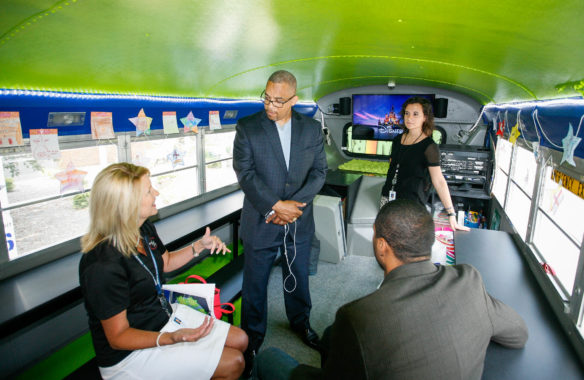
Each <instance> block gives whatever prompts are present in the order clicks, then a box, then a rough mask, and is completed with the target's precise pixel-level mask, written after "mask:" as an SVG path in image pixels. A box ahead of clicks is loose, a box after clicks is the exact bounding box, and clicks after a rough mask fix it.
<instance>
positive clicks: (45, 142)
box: [29, 128, 61, 160]
mask: <svg viewBox="0 0 584 380" xmlns="http://www.w3.org/2000/svg"><path fill="white" fill-rule="evenodd" d="M29 133H30V150H31V153H32V157H33V158H34V159H35V160H52V159H57V158H59V157H61V151H60V150H59V135H58V130H57V129H55V128H53V129H31V130H30V131H29Z"/></svg>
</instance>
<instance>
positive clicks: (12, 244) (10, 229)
mask: <svg viewBox="0 0 584 380" xmlns="http://www.w3.org/2000/svg"><path fill="white" fill-rule="evenodd" d="M2 221H3V222H4V234H5V236H6V248H8V258H9V259H10V260H13V259H15V258H17V257H18V250H17V249H16V236H15V234H14V222H13V221H12V216H11V215H10V211H4V212H2Z"/></svg>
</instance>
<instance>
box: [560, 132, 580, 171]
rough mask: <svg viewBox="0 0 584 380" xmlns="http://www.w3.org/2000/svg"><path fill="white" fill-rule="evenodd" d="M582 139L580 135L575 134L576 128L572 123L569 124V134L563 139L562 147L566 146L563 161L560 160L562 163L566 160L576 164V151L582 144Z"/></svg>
mask: <svg viewBox="0 0 584 380" xmlns="http://www.w3.org/2000/svg"><path fill="white" fill-rule="evenodd" d="M580 141H582V139H581V138H580V137H577V136H574V129H573V128H572V124H569V128H568V134H567V135H566V137H564V138H563V139H562V148H564V153H563V154H562V161H560V165H561V164H563V163H564V161H566V162H567V163H569V164H570V165H572V166H576V163H575V162H574V151H576V147H577V146H578V144H580Z"/></svg>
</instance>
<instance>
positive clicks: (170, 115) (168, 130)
mask: <svg viewBox="0 0 584 380" xmlns="http://www.w3.org/2000/svg"><path fill="white" fill-rule="evenodd" d="M162 127H163V130H164V134H165V135H170V134H173V133H178V124H177V122H176V112H174V111H166V112H163V113H162Z"/></svg>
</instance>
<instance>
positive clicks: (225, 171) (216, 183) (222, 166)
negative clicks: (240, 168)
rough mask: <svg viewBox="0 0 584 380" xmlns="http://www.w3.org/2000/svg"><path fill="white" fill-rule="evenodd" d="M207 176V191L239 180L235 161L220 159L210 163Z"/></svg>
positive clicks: (206, 171) (206, 170) (206, 169)
mask: <svg viewBox="0 0 584 380" xmlns="http://www.w3.org/2000/svg"><path fill="white" fill-rule="evenodd" d="M205 174H206V177H207V183H206V188H207V191H211V190H215V189H218V188H220V187H223V186H227V185H231V184H233V183H236V182H237V177H236V176H235V172H234V171H233V161H232V160H228V161H218V162H214V163H212V164H208V165H207V166H206V168H205Z"/></svg>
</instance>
